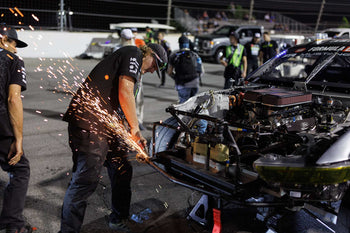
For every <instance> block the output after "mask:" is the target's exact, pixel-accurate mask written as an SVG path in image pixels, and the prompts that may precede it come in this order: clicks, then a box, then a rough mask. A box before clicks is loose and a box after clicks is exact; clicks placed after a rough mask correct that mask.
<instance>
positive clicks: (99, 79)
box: [63, 46, 142, 132]
mask: <svg viewBox="0 0 350 233" xmlns="http://www.w3.org/2000/svg"><path fill="white" fill-rule="evenodd" d="M141 66H142V51H141V50H140V49H139V48H137V47H136V46H125V47H122V48H120V49H118V50H117V51H115V52H114V53H113V54H111V55H110V56H108V57H106V58H105V59H104V60H102V61H101V62H100V63H98V64H97V65H96V66H95V68H94V69H93V70H92V71H91V73H90V74H89V76H88V77H87V78H86V80H85V82H84V83H83V84H82V86H83V87H81V88H79V89H78V91H77V92H76V94H75V95H74V97H73V98H72V101H71V103H70V105H69V107H68V110H67V112H66V114H65V115H64V117H63V120H64V121H67V122H70V123H71V124H74V125H76V126H78V127H80V128H83V129H86V130H91V131H97V132H99V131H104V130H105V126H104V122H103V120H101V119H100V118H101V117H99V116H98V113H97V115H96V108H91V105H89V103H91V100H93V101H94V100H96V99H97V100H98V101H99V102H100V105H101V108H102V109H105V110H107V112H108V114H111V115H113V114H115V112H116V113H117V114H118V116H119V117H120V118H123V117H124V114H123V112H122V110H121V108H120V104H119V99H118V89H119V88H118V87H119V77H120V76H121V75H125V76H129V77H132V78H134V79H135V82H138V81H140V80H139V79H140V71H141Z"/></svg>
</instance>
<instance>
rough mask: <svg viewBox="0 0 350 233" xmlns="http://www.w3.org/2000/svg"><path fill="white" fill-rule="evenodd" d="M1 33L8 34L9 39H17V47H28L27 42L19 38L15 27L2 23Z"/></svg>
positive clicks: (0, 26)
mask: <svg viewBox="0 0 350 233" xmlns="http://www.w3.org/2000/svg"><path fill="white" fill-rule="evenodd" d="M0 34H1V35H4V36H7V37H8V38H9V39H11V40H14V41H16V47H17V48H24V47H27V46H28V45H27V43H25V42H23V41H21V40H19V39H18V36H17V32H16V30H15V29H13V28H10V27H6V25H0Z"/></svg>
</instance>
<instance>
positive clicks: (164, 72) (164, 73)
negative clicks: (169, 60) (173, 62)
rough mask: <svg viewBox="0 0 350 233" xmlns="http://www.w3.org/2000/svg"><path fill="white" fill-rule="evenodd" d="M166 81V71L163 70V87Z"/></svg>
mask: <svg viewBox="0 0 350 233" xmlns="http://www.w3.org/2000/svg"><path fill="white" fill-rule="evenodd" d="M165 79H166V69H164V70H162V78H161V83H160V84H161V85H164V84H165Z"/></svg>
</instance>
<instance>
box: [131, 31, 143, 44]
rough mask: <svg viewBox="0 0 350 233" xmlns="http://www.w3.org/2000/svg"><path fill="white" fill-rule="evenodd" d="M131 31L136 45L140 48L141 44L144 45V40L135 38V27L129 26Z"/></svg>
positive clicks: (136, 32)
mask: <svg viewBox="0 0 350 233" xmlns="http://www.w3.org/2000/svg"><path fill="white" fill-rule="evenodd" d="M131 31H132V34H134V38H135V39H134V42H135V45H136V47H138V48H141V47H142V46H144V45H146V43H145V41H144V40H142V39H140V38H137V34H138V31H137V28H131Z"/></svg>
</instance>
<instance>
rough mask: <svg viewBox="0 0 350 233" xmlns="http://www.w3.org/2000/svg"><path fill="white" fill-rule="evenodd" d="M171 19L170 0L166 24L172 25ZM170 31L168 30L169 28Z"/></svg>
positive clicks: (169, 0) (169, 1)
mask: <svg viewBox="0 0 350 233" xmlns="http://www.w3.org/2000/svg"><path fill="white" fill-rule="evenodd" d="M170 19H171V0H168V12H167V17H166V24H167V25H168V26H170ZM167 32H168V30H167Z"/></svg>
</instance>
